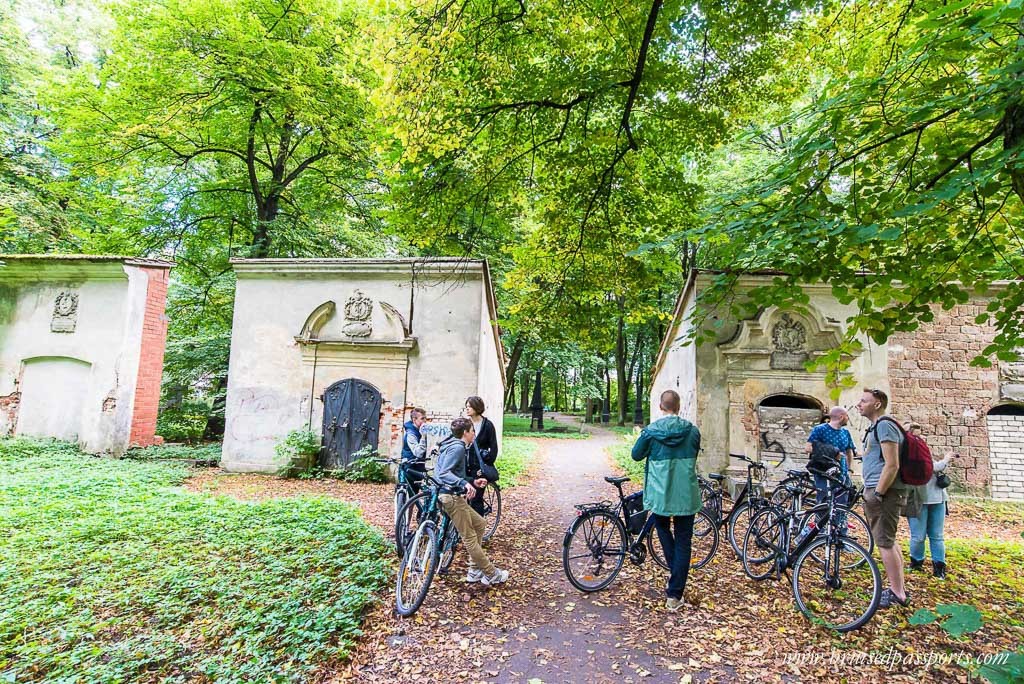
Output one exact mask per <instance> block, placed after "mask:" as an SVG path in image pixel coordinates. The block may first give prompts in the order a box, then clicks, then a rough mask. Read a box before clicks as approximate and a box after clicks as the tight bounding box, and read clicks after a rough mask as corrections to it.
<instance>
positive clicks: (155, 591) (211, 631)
mask: <svg viewBox="0 0 1024 684" xmlns="http://www.w3.org/2000/svg"><path fill="white" fill-rule="evenodd" d="M0 468H2V472H0V530H2V535H0V536H2V539H3V541H2V542H0V593H2V600H0V673H2V675H3V676H4V677H6V679H8V680H10V681H19V682H20V681H69V682H70V681H104V682H113V681H137V682H145V681H152V682H157V681H160V682H176V681H181V682H184V681H210V682H214V681H219V682H237V681H243V680H245V681H256V680H261V681H279V682H285V681H294V682H304V681H308V677H309V676H310V674H311V673H312V672H314V671H315V670H317V669H318V668H319V667H322V665H323V664H324V663H325V662H327V661H331V660H337V659H338V658H340V657H342V656H344V655H345V654H346V653H348V652H349V650H350V648H351V646H352V642H353V639H354V638H355V637H356V636H357V635H358V634H359V633H360V631H361V624H362V614H363V611H364V609H365V608H366V606H367V605H369V604H370V603H372V602H373V601H374V592H375V591H376V590H377V589H378V588H379V586H380V584H381V581H382V580H383V579H384V576H385V571H386V568H387V562H386V560H385V559H384V554H383V551H384V540H383V538H382V537H381V535H380V534H379V533H378V532H376V531H374V530H372V529H371V528H369V527H367V525H366V524H365V523H364V522H363V521H362V520H361V518H360V517H359V515H358V513H357V512H356V510H355V509H354V508H352V507H351V506H350V505H347V504H343V503H339V502H337V501H333V500H330V499H324V498H303V499H291V500H284V501H276V502H267V503H260V504H246V503H241V502H238V501H235V500H233V499H229V498H212V497H210V496H206V495H198V494H193V493H189V492H185V491H183V490H182V489H180V488H179V487H178V485H179V484H181V483H182V482H183V481H184V480H185V478H186V477H187V476H188V474H189V471H188V469H186V468H185V467H184V466H183V465H181V464H174V463H168V462H166V461H165V462H158V461H149V462H139V461H118V460H114V459H106V458H96V457H92V456H88V455H84V454H81V453H79V452H78V451H77V450H76V449H75V448H73V447H71V446H68V445H65V444H60V443H35V442H29V441H26V440H6V441H3V442H0Z"/></svg>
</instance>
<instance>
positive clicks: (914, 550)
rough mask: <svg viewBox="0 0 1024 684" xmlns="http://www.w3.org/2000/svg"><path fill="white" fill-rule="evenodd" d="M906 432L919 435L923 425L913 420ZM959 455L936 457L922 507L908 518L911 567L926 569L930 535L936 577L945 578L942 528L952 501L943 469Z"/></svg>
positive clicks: (915, 569)
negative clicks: (947, 506) (926, 539)
mask: <svg viewBox="0 0 1024 684" xmlns="http://www.w3.org/2000/svg"><path fill="white" fill-rule="evenodd" d="M907 432H908V433H909V434H911V435H916V436H919V435H920V434H921V426H920V425H918V424H917V423H910V424H909V425H907ZM958 457H959V454H955V453H953V452H949V453H948V454H946V456H945V457H944V458H942V459H941V460H938V461H935V468H934V474H933V475H932V477H931V479H929V480H928V484H926V485H925V486H924V487H922V488H921V489H922V490H923V491H922V499H921V508H920V510H919V511H918V513H917V515H916V516H914V517H911V518H908V519H907V522H909V523H910V569H911V570H914V571H920V570H923V569H924V541H925V538H926V537H927V538H928V548H929V550H930V551H931V555H932V574H933V575H934V576H935V577H936V578H937V579H946V540H945V537H944V534H943V532H944V528H945V525H946V502H947V501H949V494H948V493H947V492H946V487H948V486H949V476H947V475H944V474H943V471H945V470H946V467H947V466H949V462H950V461H951V460H952V459H954V458H958ZM940 475H942V477H940ZM940 480H943V481H944V482H945V486H941V485H940V482H939V481H940Z"/></svg>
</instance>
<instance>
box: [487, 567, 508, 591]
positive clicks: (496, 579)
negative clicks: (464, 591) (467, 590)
mask: <svg viewBox="0 0 1024 684" xmlns="http://www.w3.org/2000/svg"><path fill="white" fill-rule="evenodd" d="M507 581H508V570H498V569H497V568H495V569H494V574H493V575H491V576H490V577H487V576H486V575H485V576H483V577H481V578H480V584H482V585H484V586H485V587H489V586H491V585H494V584H501V583H502V582H507Z"/></svg>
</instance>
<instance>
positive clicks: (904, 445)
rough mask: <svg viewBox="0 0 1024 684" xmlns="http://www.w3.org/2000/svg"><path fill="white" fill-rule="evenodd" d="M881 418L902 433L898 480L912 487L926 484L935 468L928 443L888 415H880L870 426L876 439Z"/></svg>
mask: <svg viewBox="0 0 1024 684" xmlns="http://www.w3.org/2000/svg"><path fill="white" fill-rule="evenodd" d="M883 420H888V421H891V422H892V423H893V425H895V426H896V427H897V428H898V429H899V431H900V434H902V435H903V441H902V442H901V443H900V480H902V481H903V484H908V485H912V486H914V487H920V486H921V485H925V484H928V481H929V480H931V479H932V473H933V472H934V470H935V468H934V465H933V464H932V450H931V449H930V448H928V443H927V442H925V441H924V439H922V438H921V437H920V436H919V435H912V434H910V433H909V432H907V431H906V430H904V429H903V426H902V425H900V424H899V422H898V421H897V420H896V419H895V418H891V417H889V416H882V417H881V418H879V419H878V421H877V422H875V424H874V425H873V426H872V428H871V429H872V430H874V431H875V440H876V441H877V440H878V423H879V422H881V421H883ZM879 446H881V444H879Z"/></svg>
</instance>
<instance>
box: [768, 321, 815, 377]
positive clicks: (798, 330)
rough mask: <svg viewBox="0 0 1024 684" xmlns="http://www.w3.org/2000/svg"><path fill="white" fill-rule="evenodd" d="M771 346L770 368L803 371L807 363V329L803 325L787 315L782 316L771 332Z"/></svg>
mask: <svg viewBox="0 0 1024 684" xmlns="http://www.w3.org/2000/svg"><path fill="white" fill-rule="evenodd" d="M772 346H773V347H774V349H773V350H772V358H771V367H772V368H780V369H784V370H803V369H804V363H805V362H806V361H807V329H806V328H805V327H804V324H803V323H801V322H800V321H794V320H793V319H792V318H790V317H789V314H782V318H781V319H780V320H779V322H778V323H776V324H775V328H774V330H772Z"/></svg>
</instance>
